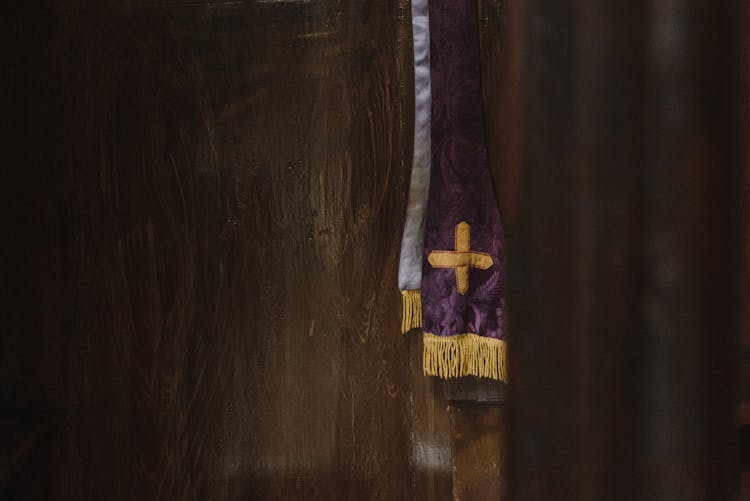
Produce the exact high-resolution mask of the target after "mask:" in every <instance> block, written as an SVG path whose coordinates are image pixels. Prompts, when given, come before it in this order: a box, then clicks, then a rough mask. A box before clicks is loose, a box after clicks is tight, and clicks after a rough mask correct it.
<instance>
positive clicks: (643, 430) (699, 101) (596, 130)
mask: <svg viewBox="0 0 750 501" xmlns="http://www.w3.org/2000/svg"><path fill="white" fill-rule="evenodd" d="M737 10H738V2H737V1H725V2H703V1H699V0H642V1H636V2H620V1H619V0H604V1H597V2H595V1H593V0H581V1H577V2H573V1H561V0H529V1H528V2H524V3H523V6H522V7H521V10H520V13H519V16H518V19H519V25H518V30H517V33H518V37H519V39H518V40H515V41H514V43H515V44H516V46H518V47H523V52H522V61H521V62H522V68H523V71H522V72H519V74H517V75H515V77H514V78H517V79H519V80H520V81H523V82H524V94H525V96H524V101H523V110H522V114H523V116H522V120H521V123H522V124H523V131H522V132H521V133H520V137H521V138H522V139H523V145H522V146H523V149H522V155H521V156H522V158H523V164H522V169H521V174H522V175H521V179H520V183H519V186H520V188H519V189H520V197H519V203H518V218H517V221H513V222H512V224H511V226H510V228H509V232H508V233H509V235H512V238H510V242H509V244H510V249H509V270H510V277H509V287H510V304H511V306H512V312H511V343H512V345H511V353H512V357H513V358H512V364H511V365H512V367H511V381H512V384H511V393H510V405H511V423H510V426H511V428H510V432H509V440H510V442H509V445H510V458H509V461H510V468H511V470H510V474H511V484H510V491H511V498H512V499H514V500H516V501H525V500H548V499H556V500H563V499H575V500H579V501H586V500H598V499H608V500H628V501H632V500H639V499H649V500H672V499H680V500H714V499H728V498H729V497H728V496H729V493H730V491H731V490H732V489H733V487H734V486H735V483H734V480H733V479H732V478H731V477H732V472H733V471H734V470H733V465H732V463H731V460H730V448H731V447H730V443H731V438H732V420H731V415H732V403H733V402H732V400H733V393H734V391H733V368H734V364H733V361H734V357H733V355H734V354H733V349H734V347H735V341H736V336H737V311H738V301H737V281H738V280H737V278H738V273H739V267H738V262H739V260H738V249H739V248H740V246H739V245H738V244H739V241H738V235H739V224H738V217H737V213H738V209H737V207H738V186H739V182H738V180H739V176H738V174H739V171H740V169H739V167H740V151H741V148H740V147H739V141H738V139H739V137H740V136H739V130H738V129H739V126H738V123H739V122H738V119H737V118H738V116H737V111H738V109H739V103H738V102H736V101H735V99H736V98H737V96H738V92H737V89H738V86H737V81H738V80H737V74H736V73H737V71H738V70H739V66H740V65H739V64H738V61H737V58H738V56H737V53H738V51H737V49H738V43H737V33H738V30H737V20H738V19H739V18H740V16H739V15H738V12H737ZM519 80H516V81H515V82H517V81H519ZM513 83H514V82H513V81H511V82H510V83H506V84H505V85H512V84H513Z"/></svg>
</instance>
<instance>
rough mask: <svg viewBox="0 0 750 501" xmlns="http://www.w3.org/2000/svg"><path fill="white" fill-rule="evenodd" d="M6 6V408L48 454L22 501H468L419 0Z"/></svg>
mask: <svg viewBox="0 0 750 501" xmlns="http://www.w3.org/2000/svg"><path fill="white" fill-rule="evenodd" d="M4 9H5V12H4V14H3V15H2V16H0V37H1V38H2V44H0V45H1V48H0V54H1V55H2V64H3V66H4V68H3V71H2V76H1V77H0V102H2V111H3V112H2V114H1V115H0V127H1V129H0V133H1V135H2V138H3V143H4V154H5V157H4V166H3V168H2V169H0V189H1V190H2V193H1V194H2V214H1V215H0V218H2V224H3V228H4V230H5V231H4V235H5V238H4V239H3V240H4V242H3V245H2V246H0V263H1V264H0V273H2V275H1V278H2V288H1V290H0V294H1V295H2V296H0V297H1V299H2V303H1V305H2V308H0V325H2V329H3V330H2V337H1V338H0V343H1V345H0V348H1V349H0V381H2V383H0V389H1V393H0V407H2V409H3V412H4V415H6V414H7V415H9V416H11V417H12V418H9V419H8V420H6V421H7V422H8V423H11V424H8V425H7V426H8V427H9V429H11V431H13V432H14V433H12V434H13V435H17V436H19V437H21V439H23V437H25V436H26V435H23V436H21V435H18V434H15V431H14V430H16V428H13V427H14V426H16V425H13V424H12V423H15V422H16V421H17V419H16V417H14V416H22V415H23V416H25V415H30V416H35V418H34V419H35V420H32V421H31V422H40V423H44V425H43V426H41V425H40V426H41V427H39V428H38V429H39V430H42V431H40V432H38V433H43V436H44V437H45V439H44V440H35V441H28V440H26V441H24V440H25V439H23V440H21V439H19V440H20V441H17V442H18V443H16V444H15V445H14V446H13V447H15V448H14V449H12V450H11V452H13V451H16V450H18V451H22V452H23V451H26V450H27V449H28V447H31V446H28V447H27V446H26V445H24V444H32V443H33V444H36V445H34V446H33V447H34V451H33V453H28V454H27V453H25V452H24V453H23V454H21V453H18V454H16V455H14V456H12V457H14V458H15V457H17V458H18V459H17V460H14V464H13V465H12V467H8V471H6V472H3V476H0V478H2V479H4V484H3V486H2V489H3V490H2V493H3V496H4V499H18V500H21V499H23V500H35V499H57V500H89V499H90V500H102V499H107V500H120V499H122V500H125V499H128V500H130V499H144V500H150V499H169V500H203V499H211V500H214V499H215V500H230V499H237V500H239V499H243V500H246V499H258V500H261V499H263V500H265V499H280V500H294V499H320V500H336V499H339V500H351V499H373V500H409V499H415V500H420V501H422V500H444V499H450V491H451V476H450V434H449V431H448V425H449V424H448V414H447V409H446V406H447V403H446V402H445V397H444V395H443V393H442V391H441V390H440V389H439V387H438V386H435V385H436V383H435V382H434V381H432V380H429V379H425V378H424V377H423V376H422V375H421V343H420V341H419V340H418V338H415V337H413V336H411V337H404V336H401V335H400V334H399V315H400V303H399V301H400V298H399V295H398V292H397V288H396V271H397V264H398V251H399V241H400V233H401V229H402V225H403V217H404V211H405V204H406V193H407V190H408V179H409V169H410V161H411V155H410V151H411V140H412V139H411V137H412V135H411V127H412V125H411V124H412V113H413V104H412V102H413V95H412V94H413V93H412V90H411V86H412V74H411V63H412V59H411V58H412V55H411V26H410V7H409V4H408V2H406V1H403V0H392V1H377V2H336V1H333V0H316V1H303V0H300V1H271V0H269V1H212V2H208V1H177V0H174V1H168V2H163V1H162V2H157V1H139V2H136V1H127V2H122V1H118V2H115V1H98V2H93V1H84V0H80V1H76V0H58V1H51V0H50V1H38V2H28V3H21V2H11V4H10V5H9V6H8V7H7V8H5V7H4ZM4 422H5V421H4ZM25 422H26V421H25ZM4 426H5V425H4ZM17 428H18V431H19V433H21V431H23V429H24V428H22V427H20V425H19V426H17ZM24 433H26V432H24ZM38 433H36V434H34V433H31V434H29V437H31V438H33V437H36V436H39V435H38ZM31 438H30V439H29V440H31ZM14 454H15V453H14ZM3 464H5V463H3Z"/></svg>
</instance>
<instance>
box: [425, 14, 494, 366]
mask: <svg viewBox="0 0 750 501" xmlns="http://www.w3.org/2000/svg"><path fill="white" fill-rule="evenodd" d="M476 2H477V0H429V31H430V81H431V89H432V90H431V92H432V108H431V109H432V118H431V141H432V154H431V158H432V165H431V170H430V188H429V197H428V202H427V209H426V214H425V236H424V254H423V257H424V259H423V262H422V285H421V286H422V288H421V310H422V311H421V313H422V330H423V332H424V371H425V374H428V375H433V376H440V377H444V378H446V377H460V376H469V375H472V376H479V377H489V378H494V379H500V380H506V379H507V364H506V358H507V349H506V342H505V335H504V313H505V301H504V299H503V260H502V259H503V247H502V226H501V223H500V211H499V208H498V204H497V200H496V198H495V193H494V190H493V185H492V180H491V178H490V171H489V165H488V160H487V145H486V137H485V128H484V119H483V113H482V87H481V71H480V58H479V22H478V13H477V3H476Z"/></svg>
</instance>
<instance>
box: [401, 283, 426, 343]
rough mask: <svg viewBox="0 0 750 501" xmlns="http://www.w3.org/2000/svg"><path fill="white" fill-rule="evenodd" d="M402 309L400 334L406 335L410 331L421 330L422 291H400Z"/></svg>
mask: <svg viewBox="0 0 750 501" xmlns="http://www.w3.org/2000/svg"><path fill="white" fill-rule="evenodd" d="M401 300H402V305H403V309H402V312H401V333H402V334H406V333H407V332H409V331H410V330H412V329H421V328H422V291H421V290H419V289H416V290H403V291H401Z"/></svg>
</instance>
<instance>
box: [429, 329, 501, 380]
mask: <svg viewBox="0 0 750 501" xmlns="http://www.w3.org/2000/svg"><path fill="white" fill-rule="evenodd" d="M507 351H508V350H507V344H506V342H505V341H504V340H502V339H494V338H489V337H483V336H477V335H476V334H460V335H458V336H446V337H443V336H436V335H435V334H429V333H427V332H425V334H424V359H423V366H424V373H425V375H427V376H438V377H441V378H444V379H447V378H451V377H463V376H477V377H485V378H491V379H498V380H500V381H504V382H507V381H508V366H507Z"/></svg>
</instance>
